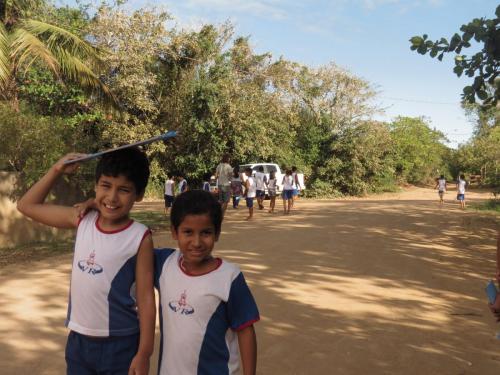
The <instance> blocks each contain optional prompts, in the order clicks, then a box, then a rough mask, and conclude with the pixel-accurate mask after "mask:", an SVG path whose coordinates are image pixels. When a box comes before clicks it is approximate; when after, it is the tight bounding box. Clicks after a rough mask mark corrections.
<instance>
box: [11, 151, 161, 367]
mask: <svg viewBox="0 0 500 375" xmlns="http://www.w3.org/2000/svg"><path fill="white" fill-rule="evenodd" d="M80 156H83V155H81V154H68V155H66V156H65V157H63V158H62V159H61V160H59V161H58V162H57V163H56V164H54V165H53V166H52V167H51V168H50V169H49V171H48V172H47V173H46V174H45V176H43V177H42V178H41V179H40V180H39V181H38V182H37V183H36V184H35V185H33V186H32V187H31V189H29V190H28V192H26V194H25V195H24V196H23V197H22V198H21V200H20V201H19V202H18V205H17V206H18V209H19V211H21V212H22V213H23V214H24V215H26V216H28V217H30V218H32V219H33V220H35V221H38V222H40V223H43V224H46V225H50V226H53V227H58V228H77V231H76V240H75V252H74V258H73V269H72V273H71V284H70V297H69V306H68V315H67V320H66V326H67V327H68V328H69V329H70V330H71V331H70V333H69V336H68V341H67V344H66V363H67V373H68V374H101V373H103V374H104V373H106V374H111V373H112V374H123V375H126V374H144V375H145V374H147V373H148V369H149V358H150V356H151V353H152V351H153V341H154V322H155V302H154V293H153V252H152V248H153V243H152V239H151V233H150V231H149V229H148V228H147V227H146V226H144V225H142V224H140V223H137V222H134V221H133V220H131V219H130V218H129V212H130V210H131V209H132V206H133V205H134V203H135V202H138V201H140V200H141V199H142V197H143V194H144V190H145V188H146V185H147V181H148V178H149V163H148V160H147V158H146V156H145V155H144V153H143V152H142V151H140V150H139V149H138V148H131V149H124V150H120V151H116V152H112V153H109V154H106V155H104V156H103V157H102V159H101V160H100V161H99V163H98V165H97V168H96V177H95V180H96V184H95V199H94V201H93V204H92V205H93V206H94V207H95V208H96V209H97V211H94V210H92V211H90V212H89V213H87V214H86V215H84V217H83V218H80V217H79V211H78V209H77V208H75V207H67V206H60V205H53V204H49V203H47V202H45V199H46V197H47V195H48V194H49V192H50V190H51V188H52V187H53V186H54V184H55V183H56V181H57V180H58V178H59V177H60V176H61V175H62V174H64V173H71V172H74V171H75V170H76V169H77V168H78V164H64V162H65V161H67V160H71V159H75V158H78V157H80ZM136 296H137V297H136ZM137 310H138V311H137ZM138 312H139V317H140V318H138ZM139 332H140V333H139Z"/></svg>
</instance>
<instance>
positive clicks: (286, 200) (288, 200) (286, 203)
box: [282, 169, 293, 214]
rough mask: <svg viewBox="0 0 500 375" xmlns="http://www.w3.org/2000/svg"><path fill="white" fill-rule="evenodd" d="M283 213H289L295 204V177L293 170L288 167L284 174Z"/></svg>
mask: <svg viewBox="0 0 500 375" xmlns="http://www.w3.org/2000/svg"><path fill="white" fill-rule="evenodd" d="M282 184H283V193H282V197H283V213H284V214H289V213H290V210H291V208H292V205H293V177H292V171H291V170H290V169H287V170H286V172H285V175H284V176H283V181H282Z"/></svg>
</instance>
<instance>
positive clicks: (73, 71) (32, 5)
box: [0, 0, 113, 109]
mask: <svg viewBox="0 0 500 375" xmlns="http://www.w3.org/2000/svg"><path fill="white" fill-rule="evenodd" d="M45 5H46V4H45V3H44V1H43V0H7V1H5V2H2V7H0V98H1V99H3V100H7V101H10V102H11V103H12V105H13V107H14V108H16V109H18V108H19V95H18V94H19V82H18V79H19V77H20V75H21V74H22V73H24V72H27V71H28V70H29V68H30V66H32V64H33V63H38V64H43V65H44V66H45V67H46V68H48V69H49V70H50V71H51V72H52V73H53V74H54V75H55V76H56V77H58V78H61V79H62V78H64V79H67V80H70V81H73V82H75V83H77V84H78V85H79V86H80V87H82V88H84V89H85V90H88V91H89V92H92V93H96V94H100V95H103V98H106V99H108V100H110V101H111V102H112V99H113V96H112V94H111V92H110V91H109V89H108V87H107V86H106V85H105V84H104V83H103V82H102V81H101V79H100V78H99V76H98V75H97V73H96V71H97V70H98V69H99V67H100V66H101V58H100V54H99V51H98V50H97V49H95V48H94V47H93V46H91V45H90V44H89V43H88V42H86V41H84V40H83V39H81V38H80V37H78V36H77V35H75V34H73V33H71V32H69V31H68V30H66V29H64V28H61V27H59V26H56V25H54V24H50V23H47V22H44V21H41V20H39V19H37V17H36V13H37V12H41V11H43V9H44V7H45Z"/></svg>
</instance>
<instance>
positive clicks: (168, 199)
mask: <svg viewBox="0 0 500 375" xmlns="http://www.w3.org/2000/svg"><path fill="white" fill-rule="evenodd" d="M164 198H165V207H172V203H174V197H173V196H172V195H167V194H165V195H164Z"/></svg>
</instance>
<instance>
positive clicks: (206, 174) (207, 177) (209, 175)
mask: <svg viewBox="0 0 500 375" xmlns="http://www.w3.org/2000/svg"><path fill="white" fill-rule="evenodd" d="M211 177H212V173H210V172H207V173H203V181H210V178H211Z"/></svg>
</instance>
